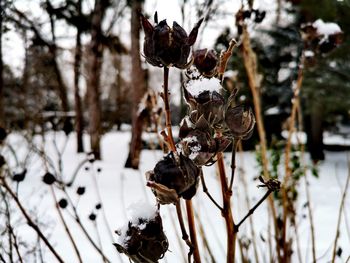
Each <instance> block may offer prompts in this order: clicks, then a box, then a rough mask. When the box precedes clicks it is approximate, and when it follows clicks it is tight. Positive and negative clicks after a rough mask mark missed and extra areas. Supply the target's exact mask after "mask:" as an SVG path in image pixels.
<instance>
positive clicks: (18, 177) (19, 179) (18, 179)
mask: <svg viewBox="0 0 350 263" xmlns="http://www.w3.org/2000/svg"><path fill="white" fill-rule="evenodd" d="M26 174H27V169H24V170H23V171H22V172H20V173H15V174H14V175H13V177H12V180H13V181H15V182H17V183H19V182H22V181H23V180H24V178H25V177H26Z"/></svg>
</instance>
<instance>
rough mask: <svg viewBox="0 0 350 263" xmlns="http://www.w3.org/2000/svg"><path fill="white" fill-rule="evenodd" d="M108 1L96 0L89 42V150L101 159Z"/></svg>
mask: <svg viewBox="0 0 350 263" xmlns="http://www.w3.org/2000/svg"><path fill="white" fill-rule="evenodd" d="M107 5H108V1H106V0H96V1H95V6H94V12H93V14H92V28H91V43H90V72H89V84H88V97H89V115H90V123H89V131H90V144H91V151H92V152H93V153H94V155H95V158H96V159H101V149H100V139H101V132H102V131H101V102H100V74H101V68H102V57H103V48H102V45H101V40H102V19H103V17H104V14H105V11H106V7H107Z"/></svg>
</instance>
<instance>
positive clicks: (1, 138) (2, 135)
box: [0, 126, 7, 143]
mask: <svg viewBox="0 0 350 263" xmlns="http://www.w3.org/2000/svg"><path fill="white" fill-rule="evenodd" d="M6 137H7V132H6V130H5V128H3V127H1V126H0V143H2V142H3V141H4V140H5V138H6Z"/></svg>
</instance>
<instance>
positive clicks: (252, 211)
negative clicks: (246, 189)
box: [235, 190, 273, 232]
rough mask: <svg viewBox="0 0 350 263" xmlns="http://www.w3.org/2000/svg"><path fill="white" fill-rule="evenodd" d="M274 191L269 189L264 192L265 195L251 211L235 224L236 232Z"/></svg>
mask: <svg viewBox="0 0 350 263" xmlns="http://www.w3.org/2000/svg"><path fill="white" fill-rule="evenodd" d="M272 192H273V191H272V190H268V191H267V192H266V193H265V194H264V196H263V197H262V198H261V199H260V200H259V201H258V202H257V203H256V204H255V205H254V206H253V207H252V208H251V209H250V210H249V212H248V213H247V214H246V215H245V217H243V219H242V220H241V221H240V222H239V223H238V224H237V225H235V231H236V232H238V231H239V227H240V226H241V225H242V224H243V223H244V221H245V220H246V219H247V218H248V217H249V216H251V215H252V214H253V213H254V212H255V210H256V209H257V208H258V207H259V206H260V205H261V204H262V203H263V202H264V201H265V200H266V198H268V197H269V195H270V194H271V193H272Z"/></svg>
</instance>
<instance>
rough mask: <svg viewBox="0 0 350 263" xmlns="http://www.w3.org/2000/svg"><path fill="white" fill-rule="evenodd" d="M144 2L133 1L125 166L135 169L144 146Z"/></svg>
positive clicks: (139, 0)
mask: <svg viewBox="0 0 350 263" xmlns="http://www.w3.org/2000/svg"><path fill="white" fill-rule="evenodd" d="M142 2H143V1H142V0H133V1H131V64H132V65H131V90H132V98H133V105H132V107H133V109H132V131H131V132H132V137H131V142H130V150H129V155H128V158H127V160H126V163H125V167H127V168H133V169H138V167H139V162H140V153H141V148H142V140H141V135H142V129H143V119H144V118H143V116H142V115H141V114H138V106H139V103H140V101H141V99H142V97H143V95H144V94H145V92H146V89H147V85H146V84H145V77H144V72H143V70H142V66H141V57H140V30H141V24H140V13H141V10H142Z"/></svg>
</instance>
